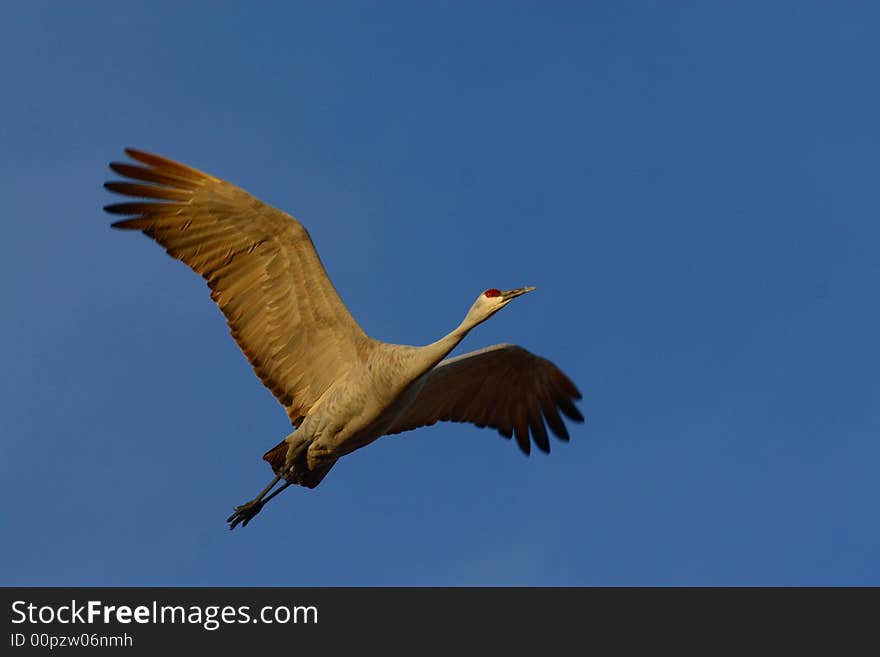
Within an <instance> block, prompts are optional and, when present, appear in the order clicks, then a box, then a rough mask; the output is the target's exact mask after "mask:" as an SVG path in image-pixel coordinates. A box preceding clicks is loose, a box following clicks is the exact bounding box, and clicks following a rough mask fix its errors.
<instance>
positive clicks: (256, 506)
mask: <svg viewBox="0 0 880 657" xmlns="http://www.w3.org/2000/svg"><path fill="white" fill-rule="evenodd" d="M279 481H281V475H275V478H274V479H272V481H270V482H269V485H268V486H266V487H265V488H264V489H263V490H262V491H260V494H259V495H257V496H256V497H255V498H254V499H252V500H251V501H250V502H245V503H244V504H242V505H240V506H237V507H235V513H233V514H232V515H231V516H229V517H228V518H227V519H226V522H228V523H230V524H229V529H235V527H236V526H237V525H238V523H240V522H241V523H243V524H242V527H244V526H246V525H247V524H248V522H250V520H251V518H253V517H254V516H255V515H257V514H258V513H259V512H260V510H261V509H262V508H263V505H264V504H265V503H266V501H267V500H264V499H263V498H264V497H265V496H266V494H267V493H268V492H269V491H270V490H272V489H273V488H274V487H275V484H277V483H278V482H279Z"/></svg>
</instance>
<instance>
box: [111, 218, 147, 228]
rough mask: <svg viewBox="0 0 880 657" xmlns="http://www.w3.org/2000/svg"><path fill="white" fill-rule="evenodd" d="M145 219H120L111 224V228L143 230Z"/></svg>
mask: <svg viewBox="0 0 880 657" xmlns="http://www.w3.org/2000/svg"><path fill="white" fill-rule="evenodd" d="M144 227H145V226H144V222H143V219H141V218H140V217H135V218H134V219H120V220H119V221H114V222H113V223H112V224H110V228H115V229H116V230H142V229H143V228H144Z"/></svg>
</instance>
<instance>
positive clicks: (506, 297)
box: [501, 287, 536, 301]
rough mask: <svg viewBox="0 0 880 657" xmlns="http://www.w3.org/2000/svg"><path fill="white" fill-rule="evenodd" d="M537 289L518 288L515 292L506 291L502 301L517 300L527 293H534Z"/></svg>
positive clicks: (503, 293)
mask: <svg viewBox="0 0 880 657" xmlns="http://www.w3.org/2000/svg"><path fill="white" fill-rule="evenodd" d="M535 289H536V288H534V287H518V288H516V289H515V290H504V292H502V293H501V300H502V301H510V300H511V299H515V298H516V297H518V296H520V295H523V294H525V293H526V292H532V291H534V290H535Z"/></svg>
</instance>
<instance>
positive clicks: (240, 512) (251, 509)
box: [226, 500, 265, 530]
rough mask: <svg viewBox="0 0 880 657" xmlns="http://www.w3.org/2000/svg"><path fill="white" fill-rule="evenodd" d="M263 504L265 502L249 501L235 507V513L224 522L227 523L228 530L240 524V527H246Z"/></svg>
mask: <svg viewBox="0 0 880 657" xmlns="http://www.w3.org/2000/svg"><path fill="white" fill-rule="evenodd" d="M263 504H265V502H263V501H262V500H251V501H250V502H246V503H245V504H242V505H241V506H237V507H235V513H233V514H232V515H231V516H229V517H228V518H227V519H226V522H228V523H229V529H230V530H232V529H235V528H236V527H237V526H238V524H239V523H241V526H242V527H247V524H248V523H249V522H250V521H251V519H252V518H253V517H254V516H255V515H257V514H258V513H259V512H260V511H261V510H262V508H263Z"/></svg>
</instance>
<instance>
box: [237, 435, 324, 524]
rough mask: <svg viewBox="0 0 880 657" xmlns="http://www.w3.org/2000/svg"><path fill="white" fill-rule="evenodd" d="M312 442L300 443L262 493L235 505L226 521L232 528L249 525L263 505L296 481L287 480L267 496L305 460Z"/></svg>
mask: <svg viewBox="0 0 880 657" xmlns="http://www.w3.org/2000/svg"><path fill="white" fill-rule="evenodd" d="M310 444H311V441H308V442H303V443H302V444H301V445H298V446H297V448H296V449H295V450H294V452H293V454H291V456H290V459H289V465H288V466H286V467H285V469H284V472H283V474H279V475H275V478H274V479H272V481H270V482H269V485H268V486H266V487H265V488H264V489H263V490H262V491H260V494H259V495H257V496H256V497H255V498H254V499H252V500H251V501H250V502H245V503H244V504H242V505H240V506H237V507H235V512H234V513H233V514H232V515H231V516H229V517H228V518H227V519H226V522H228V523H229V529H230V530H232V529H235V528H236V527H237V526H238V524H239V523H241V526H242V527H247V524H248V523H249V522H250V521H251V519H252V518H253V517H254V516H255V515H257V514H258V513H259V512H260V511H262V509H263V507H264V506H265V505H266V504H267V503H268V502H269V500H271V499H272V498H273V497H275V496H276V495H278V493H280V492H281V491H283V490H284V489H285V488H287V487H288V486H290V484H292V483H294V482H293V480H291V481H286V482H285V483H284V485H283V486H280V487H279V488H277V489H276V490H275V491H274V492H273V493H272V494H271V495H269V496H268V497H266V495H267V494H268V493H269V491H270V490H272V489H273V488H274V487H275V485H276V484H277V483H278V482H279V481H281V480H282V479H283V478H285V477H286V476H288V475H290V474H291V473H292V472H293V470H294V468H295V467H296V466H298V465H300V461H302V460H304V459H303V457H304V456H305V453H306V450H307V449H308V448H309V445H310ZM263 498H265V499H263Z"/></svg>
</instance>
